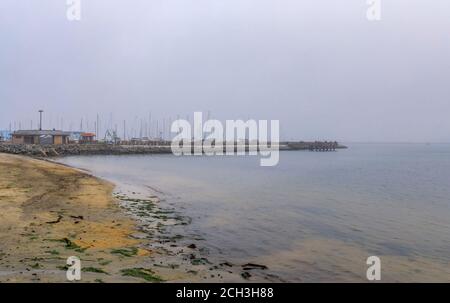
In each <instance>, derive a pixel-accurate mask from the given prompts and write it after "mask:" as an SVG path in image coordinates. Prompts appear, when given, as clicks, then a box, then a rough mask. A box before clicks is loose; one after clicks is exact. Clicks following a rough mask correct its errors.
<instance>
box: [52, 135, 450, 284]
mask: <svg viewBox="0 0 450 303" xmlns="http://www.w3.org/2000/svg"><path fill="white" fill-rule="evenodd" d="M60 161H61V162H63V163H66V164H69V165H72V166H75V167H79V168H84V169H88V170H90V171H91V172H92V173H94V174H95V175H97V176H100V177H103V178H105V179H108V180H111V181H113V182H115V183H116V184H120V185H121V186H125V187H126V186H133V187H140V188H142V190H143V191H145V190H151V189H152V190H153V191H156V194H157V195H159V196H160V197H161V198H163V199H164V200H165V203H169V204H170V205H172V206H174V207H175V208H176V209H178V210H179V211H180V212H181V213H183V214H184V215H186V216H189V217H190V218H191V219H192V223H191V224H190V225H187V226H183V227H182V228H183V229H184V230H183V231H182V232H184V233H185V234H186V235H198V236H199V237H201V238H202V239H203V240H201V241H200V242H201V243H200V245H201V246H203V247H205V248H206V249H207V250H208V251H209V254H210V256H211V258H215V259H216V260H224V261H229V262H234V263H237V264H243V263H246V262H252V263H258V264H264V265H267V266H268V268H269V269H268V272H269V273H270V274H273V275H275V276H278V277H280V279H281V280H284V281H306V282H310V281H318V282H322V281H338V282H340V281H366V270H367V267H368V265H366V259H367V258H368V257H369V256H372V255H375V256H378V257H380V259H381V264H382V271H381V272H382V280H383V281H387V282H390V281H404V282H407V281H423V282H425V281H450V186H449V185H450V145H447V144H428V145H426V144H349V149H347V150H339V151H337V152H309V151H286V152H281V154H280V163H279V165H278V166H276V167H260V166H259V160H258V158H257V157H233V156H231V157H230V156H228V157H206V156H202V157H194V156H190V157H189V156H185V157H175V156H172V155H145V156H80V157H67V158H63V159H60ZM199 237H197V238H199Z"/></svg>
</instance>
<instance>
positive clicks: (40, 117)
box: [39, 109, 44, 130]
mask: <svg viewBox="0 0 450 303" xmlns="http://www.w3.org/2000/svg"><path fill="white" fill-rule="evenodd" d="M43 112H44V111H43V110H42V109H40V110H39V130H42V113H43Z"/></svg>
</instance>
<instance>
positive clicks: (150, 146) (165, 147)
mask: <svg viewBox="0 0 450 303" xmlns="http://www.w3.org/2000/svg"><path fill="white" fill-rule="evenodd" d="M191 144H192V148H194V145H196V144H195V143H194V142H192V143H191ZM269 146H270V143H269ZM250 147H251V145H250V144H245V143H243V144H239V143H237V142H235V150H236V151H237V150H238V149H240V148H242V149H243V150H245V151H248V150H249V149H250ZM278 147H279V150H282V151H299V150H305V151H318V152H319V151H320V152H331V151H336V150H337V149H342V148H346V146H344V145H341V144H339V143H337V142H328V141H315V142H303V141H300V142H280V143H279V146H278ZM263 148H264V147H262V146H257V149H258V150H261V149H263ZM0 152H3V153H9V154H19V155H28V156H36V157H59V156H71V155H133V154H169V153H172V149H171V142H170V141H145V142H144V141H142V142H139V141H134V142H118V143H117V144H109V143H91V144H79V143H78V144H24V143H22V144H17V143H12V142H1V143H0Z"/></svg>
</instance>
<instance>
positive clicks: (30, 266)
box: [0, 153, 240, 282]
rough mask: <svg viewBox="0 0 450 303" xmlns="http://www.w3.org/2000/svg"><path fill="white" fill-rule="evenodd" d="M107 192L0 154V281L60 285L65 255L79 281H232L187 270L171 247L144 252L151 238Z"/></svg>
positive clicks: (81, 177) (189, 251)
mask: <svg viewBox="0 0 450 303" xmlns="http://www.w3.org/2000/svg"><path fill="white" fill-rule="evenodd" d="M113 188H114V185H113V184H111V183H108V182H106V181H103V180H100V179H98V178H96V177H94V176H91V175H89V174H88V173H86V172H83V171H80V170H77V169H74V168H70V167H67V166H64V165H60V164H56V163H52V162H48V161H44V160H38V159H32V158H28V157H24V156H16V155H6V154H1V153H0V208H1V209H2V211H1V212H0V282H67V279H66V270H67V268H66V260H67V258H68V257H69V256H78V257H79V258H80V259H81V265H82V268H83V270H82V282H162V281H198V280H204V279H208V280H209V281H233V280H236V279H238V278H240V277H239V276H236V275H235V274H232V273H231V272H227V271H221V270H220V271H216V270H213V269H211V268H209V264H199V266H192V262H191V261H192V260H189V259H190V258H189V257H186V256H189V255H195V248H189V247H179V245H177V244H176V243H175V241H168V243H165V244H163V245H160V246H159V248H157V249H151V248H150V247H151V244H152V237H151V236H149V235H148V234H143V233H142V230H141V229H140V227H139V226H138V224H137V222H136V220H134V219H133V218H131V217H130V216H127V215H126V213H125V211H124V209H122V207H121V206H120V205H119V201H118V199H116V198H114V197H113V195H112V192H113ZM121 198H122V199H126V200H135V201H138V202H142V203H145V202H148V201H147V200H145V199H142V200H140V199H134V198H133V199H130V198H126V197H124V196H122V197H121ZM153 202H154V203H153V204H155V203H157V200H155V201H153ZM156 223H158V222H156ZM159 225H160V224H158V226H159ZM169 247H170V249H169ZM191 259H192V258H191ZM192 267H195V268H194V269H195V270H193V268H192Z"/></svg>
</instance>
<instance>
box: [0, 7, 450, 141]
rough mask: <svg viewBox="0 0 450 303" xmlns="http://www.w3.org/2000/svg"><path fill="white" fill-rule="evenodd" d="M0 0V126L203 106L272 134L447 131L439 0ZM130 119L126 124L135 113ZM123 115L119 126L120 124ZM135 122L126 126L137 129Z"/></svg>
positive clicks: (423, 135) (445, 27)
mask: <svg viewBox="0 0 450 303" xmlns="http://www.w3.org/2000/svg"><path fill="white" fill-rule="evenodd" d="M366 9H367V5H366V0H308V1H302V0H132V1H125V0H82V20H81V21H80V22H69V21H67V19H66V4H65V0H39V1H35V0H27V1H26V0H1V1H0V129H2V128H3V129H7V128H8V127H9V123H10V122H14V121H16V124H17V125H16V126H17V127H18V123H19V121H21V124H22V128H29V127H30V123H31V122H30V120H32V119H33V120H34V126H36V121H37V118H38V114H37V110H38V109H40V108H42V109H44V110H45V122H46V124H44V126H48V127H49V126H50V119H51V121H52V125H51V126H52V127H56V126H57V125H56V120H60V119H61V118H63V119H64V125H65V128H66V129H68V128H69V125H72V129H75V128H79V125H80V119H81V118H82V117H83V119H84V123H85V125H86V121H87V120H89V121H90V127H91V128H93V122H94V120H95V115H96V113H100V114H101V117H102V125H103V126H104V127H106V125H105V123H109V122H108V121H109V120H110V113H112V116H113V120H114V122H113V123H112V124H116V123H117V124H118V125H119V130H121V125H122V122H121V121H122V120H123V119H126V120H128V121H129V123H130V124H132V123H133V121H134V120H135V117H138V118H137V120H136V121H139V119H140V118H143V119H147V117H148V113H149V111H151V112H152V115H153V117H154V118H155V117H158V118H159V119H160V121H162V120H161V119H162V118H163V117H166V118H168V117H172V118H175V117H176V115H177V114H179V115H180V116H181V117H186V115H187V114H190V115H191V117H192V113H193V111H201V110H203V111H205V112H206V111H207V110H210V111H211V112H212V116H213V117H215V118H219V119H238V118H243V119H247V118H254V119H280V124H281V128H282V137H283V138H284V139H305V140H309V139H337V140H340V141H419V142H424V141H427V142H430V141H431V142H443V141H445V142H450V1H448V0H433V1H426V0H420V1H419V0H382V20H381V21H380V22H369V21H367V19H366V17H365V14H366ZM137 123H138V122H137ZM23 124H25V125H23ZM131 127H132V126H130V128H131ZM137 127H138V126H137V124H136V125H135V128H137Z"/></svg>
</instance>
